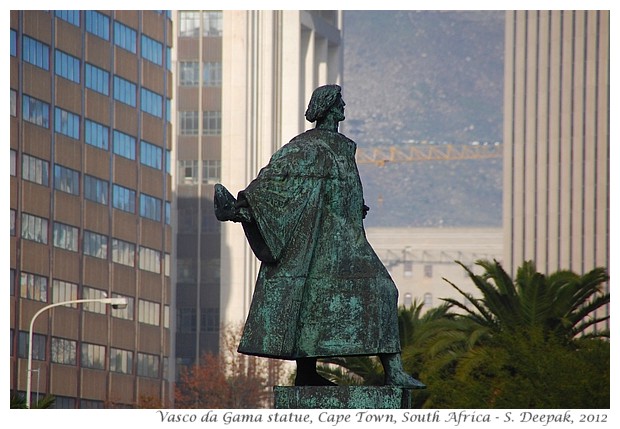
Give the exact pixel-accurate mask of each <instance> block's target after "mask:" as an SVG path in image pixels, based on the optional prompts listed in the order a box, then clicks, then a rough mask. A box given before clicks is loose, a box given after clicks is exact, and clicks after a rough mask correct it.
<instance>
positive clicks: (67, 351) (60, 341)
mask: <svg viewBox="0 0 620 429" xmlns="http://www.w3.org/2000/svg"><path fill="white" fill-rule="evenodd" d="M52 362H54V363H61V364H64V365H76V363H77V342H76V341H73V340H67V339H65V338H57V337H52Z"/></svg>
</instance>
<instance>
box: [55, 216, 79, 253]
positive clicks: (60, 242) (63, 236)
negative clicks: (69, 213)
mask: <svg viewBox="0 0 620 429" xmlns="http://www.w3.org/2000/svg"><path fill="white" fill-rule="evenodd" d="M78 236H79V229H78V228H76V227H74V226H71V225H65V224H63V223H60V222H54V237H53V241H54V247H58V248H61V249H65V250H70V251H72V252H77V251H78Z"/></svg>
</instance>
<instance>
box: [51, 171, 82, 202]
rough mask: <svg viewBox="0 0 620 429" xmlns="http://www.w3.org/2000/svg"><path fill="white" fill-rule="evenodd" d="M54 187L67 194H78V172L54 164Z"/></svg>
mask: <svg viewBox="0 0 620 429" xmlns="http://www.w3.org/2000/svg"><path fill="white" fill-rule="evenodd" d="M54 188H55V189H58V190H59V191H63V192H66V193H68V194H73V195H80V173H79V172H78V171H76V170H72V169H71V168H67V167H63V166H62V165H58V164H56V165H55V166H54Z"/></svg>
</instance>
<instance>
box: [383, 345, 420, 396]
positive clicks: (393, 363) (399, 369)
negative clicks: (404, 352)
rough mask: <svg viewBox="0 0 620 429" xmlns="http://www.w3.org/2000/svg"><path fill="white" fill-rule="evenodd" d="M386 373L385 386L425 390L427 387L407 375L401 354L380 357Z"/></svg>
mask: <svg viewBox="0 0 620 429" xmlns="http://www.w3.org/2000/svg"><path fill="white" fill-rule="evenodd" d="M379 358H380V359H381V363H382V364H383V370H384V372H385V385H386V386H397V387H403V388H406V389H425V388H426V385H425V384H424V383H422V382H421V381H418V380H416V379H415V378H413V377H412V376H411V375H409V374H407V373H406V372H405V370H404V368H403V363H402V361H401V359H400V353H389V354H381V355H379Z"/></svg>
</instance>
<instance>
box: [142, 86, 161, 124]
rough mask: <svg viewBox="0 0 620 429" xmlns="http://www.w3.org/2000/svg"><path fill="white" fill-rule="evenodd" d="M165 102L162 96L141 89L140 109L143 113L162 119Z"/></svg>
mask: <svg viewBox="0 0 620 429" xmlns="http://www.w3.org/2000/svg"><path fill="white" fill-rule="evenodd" d="M163 102H164V99H163V97H162V96H161V95H159V94H157V93H155V92H153V91H149V90H148V89H146V88H141V89H140V109H141V110H142V111H143V112H146V113H148V114H151V115H153V116H156V117H158V118H162V117H163V109H164V105H163Z"/></svg>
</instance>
